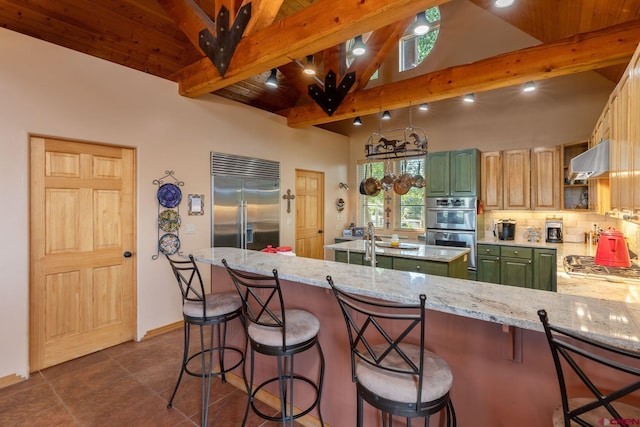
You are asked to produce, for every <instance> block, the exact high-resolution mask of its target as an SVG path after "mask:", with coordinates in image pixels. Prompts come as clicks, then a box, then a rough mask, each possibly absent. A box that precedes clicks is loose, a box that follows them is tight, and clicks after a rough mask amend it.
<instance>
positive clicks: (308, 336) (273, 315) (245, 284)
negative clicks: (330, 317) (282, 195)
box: [222, 259, 324, 426]
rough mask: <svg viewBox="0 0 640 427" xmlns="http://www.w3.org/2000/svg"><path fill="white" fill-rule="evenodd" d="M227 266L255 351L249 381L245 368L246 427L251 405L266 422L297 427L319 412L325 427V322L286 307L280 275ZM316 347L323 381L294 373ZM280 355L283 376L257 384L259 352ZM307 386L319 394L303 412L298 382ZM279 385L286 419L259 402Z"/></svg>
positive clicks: (249, 338) (283, 413)
mask: <svg viewBox="0 0 640 427" xmlns="http://www.w3.org/2000/svg"><path fill="white" fill-rule="evenodd" d="M222 264H223V265H224V266H225V268H226V269H227V271H228V272H229V276H231V279H232V280H233V283H234V285H235V286H236V289H237V290H238V293H239V294H240V297H241V298H242V314H243V316H244V324H245V327H246V335H247V338H248V340H249V342H250V348H251V365H250V374H249V378H247V375H246V361H247V357H246V355H245V367H244V368H243V374H244V378H245V385H246V387H247V394H248V401H247V407H246V409H245V414H244V420H243V421H242V425H243V426H244V425H245V423H246V422H247V417H248V415H249V407H251V408H252V409H253V411H254V412H255V413H256V414H257V415H258V416H260V417H261V418H264V419H266V420H270V421H282V425H283V426H285V425H286V423H287V422H289V423H290V425H291V426H293V422H294V420H296V419H298V418H300V417H302V416H304V415H306V414H308V413H309V412H311V411H312V410H313V409H314V408H317V410H318V418H319V420H320V424H321V425H322V426H324V422H323V421H322V413H321V411H320V398H321V397H322V382H323V379H324V355H323V353H322V348H321V347H320V341H319V340H318V333H319V332H320V321H319V320H318V318H317V317H316V316H314V315H313V314H311V313H309V312H308V311H305V310H299V309H288V308H285V306H284V300H283V298H282V291H281V288H280V280H279V279H278V271H277V270H275V269H274V270H273V275H272V276H264V275H257V274H249V273H244V272H240V271H237V270H235V269H232V268H231V267H229V265H228V264H227V260H226V259H223V260H222ZM312 347H316V349H317V350H318V355H319V357H320V367H319V376H318V380H317V382H314V381H313V380H312V379H310V378H307V377H304V376H302V375H300V374H296V373H295V372H294V356H295V355H296V354H299V353H302V352H304V351H306V350H309V349H310V348H312ZM256 352H257V353H260V354H263V355H267V356H275V357H276V358H277V364H278V376H277V377H273V378H269V379H266V380H264V381H263V382H262V383H261V384H259V385H257V386H254V384H253V381H254V366H255V353H256ZM296 381H298V382H304V383H306V384H307V385H308V386H310V388H311V389H312V390H313V393H314V400H313V402H311V403H310V404H308V405H307V406H306V408H304V409H297V411H294V408H296V406H295V405H294V397H295V394H294V387H293V386H294V383H295V382H296ZM274 382H277V383H278V390H279V395H280V396H279V397H280V414H281V415H280V417H274V416H270V415H268V414H265V413H264V412H261V411H260V410H259V409H258V408H257V407H256V406H255V405H254V399H255V397H256V394H257V393H259V392H260V391H261V390H262V389H263V388H264V387H265V386H267V385H269V384H271V383H274Z"/></svg>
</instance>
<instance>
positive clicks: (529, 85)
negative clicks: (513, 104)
mask: <svg viewBox="0 0 640 427" xmlns="http://www.w3.org/2000/svg"><path fill="white" fill-rule="evenodd" d="M534 90H536V84H535V82H526V83H525V84H524V86H523V87H522V91H523V92H533V91H534Z"/></svg>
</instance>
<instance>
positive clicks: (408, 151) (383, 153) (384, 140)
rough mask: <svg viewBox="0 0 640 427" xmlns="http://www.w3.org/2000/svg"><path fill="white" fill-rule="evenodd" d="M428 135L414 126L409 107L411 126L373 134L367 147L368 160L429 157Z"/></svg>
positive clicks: (380, 129) (379, 130) (378, 131)
mask: <svg viewBox="0 0 640 427" xmlns="http://www.w3.org/2000/svg"><path fill="white" fill-rule="evenodd" d="M427 151H428V150H427V133H426V132H425V131H424V129H422V128H418V127H415V126H413V121H412V108H411V107H409V126H408V127H405V128H397V129H388V130H382V126H380V127H379V128H378V130H377V131H376V132H373V133H372V134H371V136H369V139H368V140H367V144H366V145H365V155H366V157H367V158H373V159H375V158H385V159H388V158H390V157H395V158H412V157H421V156H426V155H427Z"/></svg>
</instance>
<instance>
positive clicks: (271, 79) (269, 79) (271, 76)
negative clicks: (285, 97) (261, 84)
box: [265, 68, 278, 88]
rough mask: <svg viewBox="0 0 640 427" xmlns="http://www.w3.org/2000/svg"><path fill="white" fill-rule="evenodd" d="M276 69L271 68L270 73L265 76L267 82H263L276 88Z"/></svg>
mask: <svg viewBox="0 0 640 427" xmlns="http://www.w3.org/2000/svg"><path fill="white" fill-rule="evenodd" d="M276 72H277V71H276V69H275V68H272V69H271V74H269V77H267V82H266V83H265V84H266V85H267V86H268V87H273V88H276V87H278V78H277V77H276Z"/></svg>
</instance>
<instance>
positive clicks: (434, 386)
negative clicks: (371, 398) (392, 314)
mask: <svg viewBox="0 0 640 427" xmlns="http://www.w3.org/2000/svg"><path fill="white" fill-rule="evenodd" d="M388 347H389V345H388V344H379V345H375V346H373V350H374V353H375V354H381V353H382V352H383V351H385V350H386V349H387V348H388ZM399 347H400V348H401V349H402V351H404V352H405V353H406V355H407V356H408V357H409V358H410V359H411V361H412V362H413V363H415V364H416V366H418V364H419V363H420V347H419V346H416V345H411V344H401V345H400V346H399ZM382 364H383V365H384V366H388V367H393V368H399V369H407V366H408V365H407V363H406V362H405V361H404V360H403V359H402V358H401V357H400V356H399V355H398V354H397V353H395V352H391V353H389V355H387V356H386V357H385V359H384V362H383V363H382ZM356 375H357V377H358V382H359V383H360V384H361V385H362V386H364V387H365V388H366V389H367V390H369V391H371V392H373V393H375V394H376V395H378V396H380V397H383V398H386V399H389V400H393V401H396V402H406V403H415V402H416V399H417V393H418V382H417V379H416V376H415V375H411V374H403V373H398V372H390V371H386V370H384V369H381V368H378V367H376V366H374V365H371V364H369V363H367V362H365V361H363V360H362V359H360V358H357V359H356ZM452 383H453V374H452V373H451V369H450V368H449V365H447V362H445V361H444V360H443V359H441V358H440V357H438V356H437V355H436V354H434V353H432V352H430V351H428V350H426V349H425V350H424V380H423V382H422V398H421V401H422V402H430V401H433V400H436V399H439V398H440V397H442V396H444V395H445V394H447V393H448V392H449V390H451V385H452Z"/></svg>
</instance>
